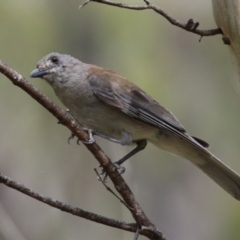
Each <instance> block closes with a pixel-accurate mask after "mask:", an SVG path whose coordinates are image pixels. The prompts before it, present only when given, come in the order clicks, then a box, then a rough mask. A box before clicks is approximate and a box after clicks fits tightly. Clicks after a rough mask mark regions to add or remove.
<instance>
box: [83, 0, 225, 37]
mask: <svg viewBox="0 0 240 240" xmlns="http://www.w3.org/2000/svg"><path fill="white" fill-rule="evenodd" d="M143 1H144V2H145V3H146V5H128V4H124V3H116V2H112V1H109V0H87V1H86V2H84V3H83V4H82V5H80V6H79V8H82V7H84V6H85V5H87V4H88V3H90V2H97V3H102V4H106V5H110V6H114V7H120V8H125V9H131V10H139V11H141V10H147V9H151V10H153V11H155V12H156V13H158V14H160V15H161V16H163V17H164V18H166V19H167V20H168V21H169V22H170V23H171V24H172V25H174V26H177V27H180V28H182V29H184V30H186V31H188V32H192V33H195V34H197V35H200V36H201V37H203V36H205V37H208V36H214V35H217V34H222V31H221V29H220V28H217V29H210V30H200V29H197V28H198V26H199V23H198V22H193V20H192V19H189V20H188V22H187V23H186V24H184V23H180V22H179V21H178V20H176V19H174V18H172V17H171V16H170V15H168V14H167V13H166V12H164V11H163V10H162V9H161V8H160V7H158V6H157V5H155V4H153V3H151V2H150V1H149V0H143Z"/></svg>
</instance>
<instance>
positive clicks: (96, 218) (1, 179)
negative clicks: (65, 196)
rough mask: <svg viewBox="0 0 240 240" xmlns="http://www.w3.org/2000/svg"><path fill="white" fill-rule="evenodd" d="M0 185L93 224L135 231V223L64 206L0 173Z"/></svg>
mask: <svg viewBox="0 0 240 240" xmlns="http://www.w3.org/2000/svg"><path fill="white" fill-rule="evenodd" d="M0 183H3V184H5V185H6V186H8V187H10V188H13V189H15V190H17V191H19V192H21V193H23V194H25V195H27V196H29V197H31V198H34V199H36V200H38V201H40V202H43V203H45V204H48V205H50V206H52V207H54V208H57V209H59V210H61V211H63V212H67V213H71V214H72V215H75V216H78V217H82V218H85V219H88V220H91V221H93V222H97V223H101V224H104V225H107V226H110V227H115V228H120V229H124V230H126V231H130V232H136V231H137V224H136V223H126V222H122V221H117V220H114V219H111V218H107V217H103V216H101V215H98V214H95V213H91V212H88V211H85V210H82V209H81V208H78V207H73V206H71V205H68V204H65V203H63V202H60V201H58V200H53V199H52V198H50V197H45V196H43V195H41V194H39V193H37V192H34V191H32V190H31V189H29V188H27V187H25V186H24V185H23V184H20V183H17V182H16V181H14V180H12V179H11V178H9V177H7V176H4V175H3V174H1V173H0Z"/></svg>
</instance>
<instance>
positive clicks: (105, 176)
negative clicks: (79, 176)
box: [98, 162, 126, 183]
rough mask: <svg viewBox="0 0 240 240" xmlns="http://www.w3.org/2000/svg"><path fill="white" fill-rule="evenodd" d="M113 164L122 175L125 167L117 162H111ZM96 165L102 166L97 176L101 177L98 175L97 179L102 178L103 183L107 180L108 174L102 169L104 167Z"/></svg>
mask: <svg viewBox="0 0 240 240" xmlns="http://www.w3.org/2000/svg"><path fill="white" fill-rule="evenodd" d="M113 164H114V165H115V167H116V168H117V170H118V172H119V174H121V175H122V174H123V173H124V172H125V171H126V168H125V167H123V166H121V165H119V164H118V163H117V162H115V163H113ZM98 167H100V168H102V169H101V172H100V173H99V176H100V177H101V179H99V177H98V180H99V181H101V180H102V181H103V182H104V183H106V182H107V177H108V175H107V173H106V171H105V170H104V168H103V167H102V166H101V165H100V164H99V165H98Z"/></svg>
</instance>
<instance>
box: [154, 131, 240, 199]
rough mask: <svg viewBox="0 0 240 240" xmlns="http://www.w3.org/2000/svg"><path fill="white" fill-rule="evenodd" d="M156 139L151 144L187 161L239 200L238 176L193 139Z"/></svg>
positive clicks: (163, 136) (168, 136)
mask: <svg viewBox="0 0 240 240" xmlns="http://www.w3.org/2000/svg"><path fill="white" fill-rule="evenodd" d="M157 139H158V140H157V141H151V142H152V143H153V144H154V145H156V146H157V147H159V148H161V149H162V150H165V151H167V152H170V153H172V154H174V155H177V156H180V157H183V158H185V159H187V160H189V161H190V162H192V163H193V164H194V165H196V166H197V167H198V168H200V169H201V170H202V171H203V172H204V173H206V174H207V175H208V176H209V177H210V178H211V179H212V180H213V181H214V182H216V183H217V184H218V185H219V186H220V187H222V188H223V189H224V190H225V191H227V192H228V193H229V194H231V195H232V196H233V197H234V198H236V199H237V200H240V175H239V174H237V173H236V172H235V171H233V170H232V169H231V168H229V167H228V166H227V165H225V164H224V163H223V162H221V161H220V160H219V159H218V158H216V157H215V156H214V155H213V154H212V153H211V152H210V151H208V149H206V148H204V147H202V146H201V145H200V144H199V143H198V142H197V141H196V140H194V138H192V137H190V136H189V140H190V141H186V140H185V139H182V138H179V137H177V136H173V135H162V134H161V135H159V136H158V137H157Z"/></svg>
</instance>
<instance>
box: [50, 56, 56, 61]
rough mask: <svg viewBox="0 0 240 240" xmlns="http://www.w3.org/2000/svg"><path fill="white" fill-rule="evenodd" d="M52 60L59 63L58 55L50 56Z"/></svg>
mask: <svg viewBox="0 0 240 240" xmlns="http://www.w3.org/2000/svg"><path fill="white" fill-rule="evenodd" d="M50 60H51V61H52V62H53V63H58V57H57V56H52V57H51V58H50Z"/></svg>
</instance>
